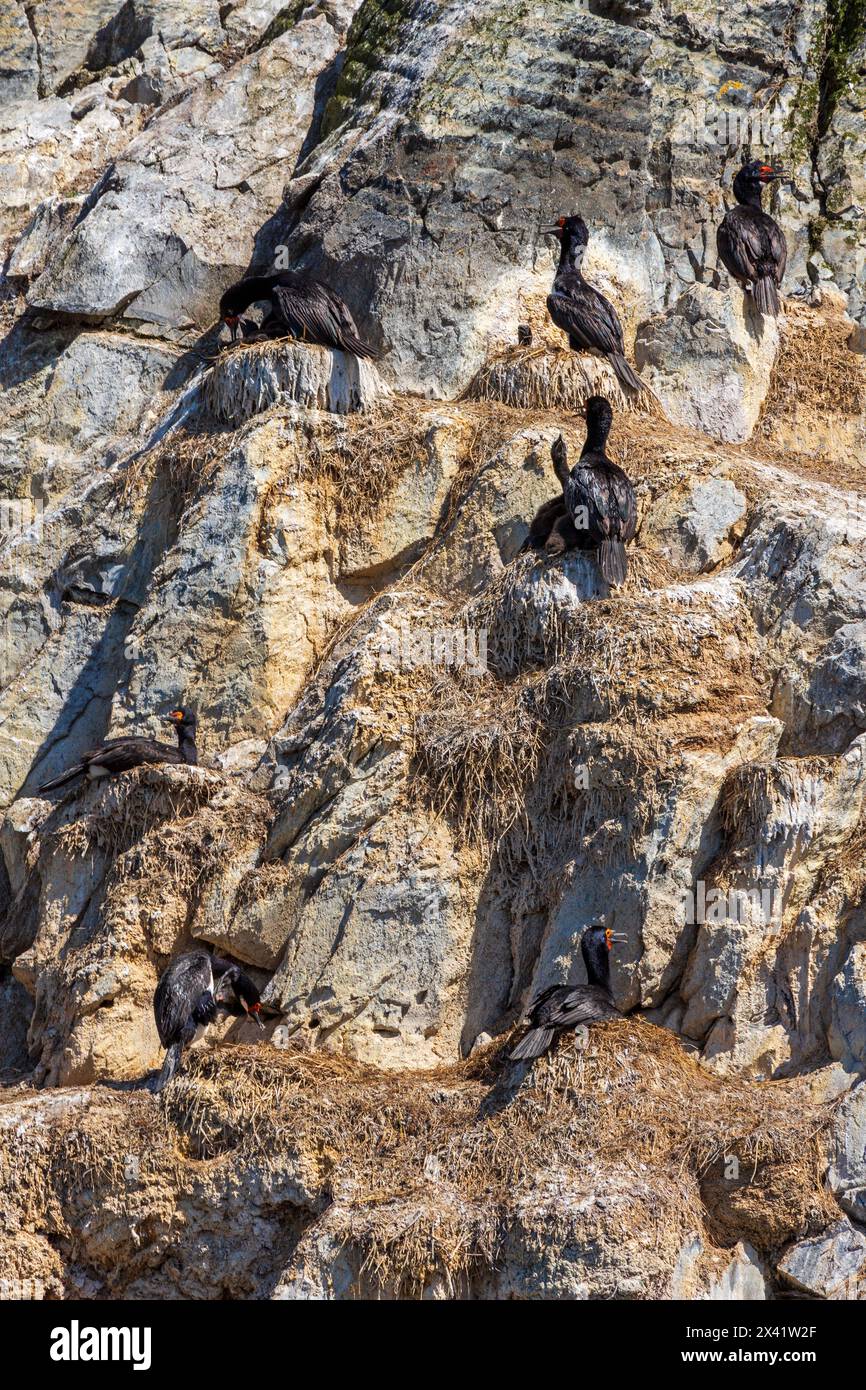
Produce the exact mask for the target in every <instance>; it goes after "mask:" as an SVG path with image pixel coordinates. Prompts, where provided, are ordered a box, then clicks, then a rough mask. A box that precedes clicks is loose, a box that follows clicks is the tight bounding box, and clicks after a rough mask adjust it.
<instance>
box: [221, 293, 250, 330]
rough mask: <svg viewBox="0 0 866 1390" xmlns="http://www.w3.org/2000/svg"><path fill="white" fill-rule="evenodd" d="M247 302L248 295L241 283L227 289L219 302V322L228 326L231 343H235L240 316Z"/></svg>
mask: <svg viewBox="0 0 866 1390" xmlns="http://www.w3.org/2000/svg"><path fill="white" fill-rule="evenodd" d="M249 302H250V300H249V295H248V294H247V293H246V292H245V290H244V287H243V281H241V283H240V284H239V285H232V286H231V287H230V288H229V289H227V290H226V292H225V294H224V295H223V297H222V299H221V300H220V322H221V323H227V324H228V326H229V328H230V329H231V335H232V342H233V343H235V342H237V339H238V335H239V333H240V331H241V330H240V322H241V314H242V313H243V311H244V309H246V307H247V305H248V304H249Z"/></svg>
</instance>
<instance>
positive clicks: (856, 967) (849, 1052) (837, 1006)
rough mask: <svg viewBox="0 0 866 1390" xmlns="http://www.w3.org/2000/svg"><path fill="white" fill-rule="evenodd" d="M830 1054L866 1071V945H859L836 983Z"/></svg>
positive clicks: (832, 1005) (857, 943) (833, 999)
mask: <svg viewBox="0 0 866 1390" xmlns="http://www.w3.org/2000/svg"><path fill="white" fill-rule="evenodd" d="M831 1008H832V1018H831V1023H830V1031H829V1035H828V1038H829V1043H830V1051H831V1053H832V1055H833V1056H834V1057H836V1058H837V1059H838V1060H839V1061H840V1062H842V1064H843V1065H844V1066H846V1067H849V1068H861V1069H863V1068H866V942H862V941H859V942H855V944H854V945H853V946H852V947H851V949H850V951H849V952H848V955H847V956H846V958H845V961H844V964H843V966H842V969H841V971H840V972H839V974H838V975H837V976H836V978H835V980H834V981H833V993H832V996H831Z"/></svg>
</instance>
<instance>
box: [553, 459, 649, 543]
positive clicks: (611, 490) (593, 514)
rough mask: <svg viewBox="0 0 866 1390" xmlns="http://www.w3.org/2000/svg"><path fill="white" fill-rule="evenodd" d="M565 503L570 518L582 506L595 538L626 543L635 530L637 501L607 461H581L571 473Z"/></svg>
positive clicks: (625, 479) (619, 472)
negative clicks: (596, 462)
mask: <svg viewBox="0 0 866 1390" xmlns="http://www.w3.org/2000/svg"><path fill="white" fill-rule="evenodd" d="M565 500H566V504H567V506H568V509H569V512H570V513H571V515H572V517H574V516H575V514H576V512H577V509H578V508H579V507H586V509H587V519H588V522H589V526H588V530H589V531H590V533H591V534H592V533H593V532H595V533H596V534H597V535H598V536H599V538H601V537H607V538H610V539H611V540H621V541H630V540H631V539H632V537H633V536H634V533H635V530H636V528H637V498H636V497H635V491H634V488H633V487H632V485H631V483H630V482H629V479H628V477H627V476H626V474H625V473H624V472H623V470H622V469H621V468H619V467H618V466H617V464H615V463H611V461H610V460H609V459H602V461H601V462H600V463H598V464H595V465H593V464H588V463H585V462H584V461H583V460H581V462H580V463H578V464H576V465H575V467H574V468H573V469H572V470H571V477H570V478H569V480H568V484H567V486H566V491H565Z"/></svg>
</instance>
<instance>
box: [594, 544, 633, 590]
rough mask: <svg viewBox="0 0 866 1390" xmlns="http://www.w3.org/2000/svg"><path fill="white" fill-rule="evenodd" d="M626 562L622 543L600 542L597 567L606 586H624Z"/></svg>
mask: <svg viewBox="0 0 866 1390" xmlns="http://www.w3.org/2000/svg"><path fill="white" fill-rule="evenodd" d="M627 566H628V561H627V560H626V555H625V546H624V545H623V543H622V541H602V543H601V545H600V546H599V549H598V567H599V569H600V570H601V573H602V577H603V578H604V581H605V583H607V584H624V583H625V576H626V569H627Z"/></svg>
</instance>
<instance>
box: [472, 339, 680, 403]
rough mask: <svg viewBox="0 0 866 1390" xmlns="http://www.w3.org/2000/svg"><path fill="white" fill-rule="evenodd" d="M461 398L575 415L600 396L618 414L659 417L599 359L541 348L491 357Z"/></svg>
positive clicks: (643, 394)
mask: <svg viewBox="0 0 866 1390" xmlns="http://www.w3.org/2000/svg"><path fill="white" fill-rule="evenodd" d="M465 395H466V397H467V398H468V399H469V400H477V401H485V400H486V401H499V402H501V403H502V404H503V405H507V406H512V407H514V408H517V409H522V410H567V411H570V412H572V413H580V414H582V413H583V411H584V409H585V407H586V402H587V401H588V400H589V398H590V396H604V397H605V398H606V399H607V400H608V401H609V402H610V404H611V405H612V406H613V408H614V410H617V411H637V412H639V413H640V414H648V415H658V416H661V414H662V412H661V407H660V406H659V404H658V402H657V401H656V400H655V398H654V397H653V396H652V394H651V393H650V392H649V391H640V392H634V391H626V390H624V389H623V387H622V385H621V383H620V381H619V378H618V377H617V375H616V372H615V371H614V370H613V367H611V365H610V363H609V362H607V361H605V359H604V358H601V357H593V356H591V355H590V354H589V353H577V352H566V351H557V350H556V349H551V348H548V347H543V346H542V347H528V348H524V347H510V348H507V349H506V350H505V352H503V353H500V354H498V355H497V356H496V357H493V358H491V360H490V361H489V362H486V363H485V364H484V366H483V367H481V368H480V369H479V370H478V371H477V372H476V374H475V376H474V377H473V379H472V381H471V382H470V384H469V386H468V387H467V389H466V392H465Z"/></svg>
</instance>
